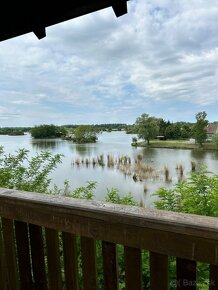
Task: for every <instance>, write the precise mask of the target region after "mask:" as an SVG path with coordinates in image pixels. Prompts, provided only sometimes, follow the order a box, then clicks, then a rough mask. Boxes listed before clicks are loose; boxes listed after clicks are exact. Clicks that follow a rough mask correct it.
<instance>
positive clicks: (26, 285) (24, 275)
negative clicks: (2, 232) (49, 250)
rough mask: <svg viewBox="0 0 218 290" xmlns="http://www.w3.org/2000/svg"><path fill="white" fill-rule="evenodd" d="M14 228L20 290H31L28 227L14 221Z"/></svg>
mask: <svg viewBox="0 0 218 290" xmlns="http://www.w3.org/2000/svg"><path fill="white" fill-rule="evenodd" d="M14 226H15V234H16V244H17V258H18V266H19V278H20V288H21V289H25V290H32V289H33V281H32V271H31V263H30V250H29V237H28V227H27V224H26V223H23V222H19V221H15V222H14Z"/></svg>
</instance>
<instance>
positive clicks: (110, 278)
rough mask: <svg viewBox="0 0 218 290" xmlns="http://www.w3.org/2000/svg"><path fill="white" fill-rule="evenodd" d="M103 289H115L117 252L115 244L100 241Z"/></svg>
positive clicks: (116, 283) (116, 285)
mask: <svg viewBox="0 0 218 290" xmlns="http://www.w3.org/2000/svg"><path fill="white" fill-rule="evenodd" d="M102 255H103V269H104V289H105V290H117V289H118V279H117V253H116V244H113V243H109V242H104V241H102Z"/></svg>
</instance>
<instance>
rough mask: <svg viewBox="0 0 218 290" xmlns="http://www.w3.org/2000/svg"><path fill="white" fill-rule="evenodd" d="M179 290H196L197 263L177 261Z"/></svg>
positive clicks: (183, 260)
mask: <svg viewBox="0 0 218 290" xmlns="http://www.w3.org/2000/svg"><path fill="white" fill-rule="evenodd" d="M176 276H177V278H176V284H177V290H196V289H197V287H196V285H197V283H196V262H195V261H191V260H187V259H181V258H177V259H176Z"/></svg>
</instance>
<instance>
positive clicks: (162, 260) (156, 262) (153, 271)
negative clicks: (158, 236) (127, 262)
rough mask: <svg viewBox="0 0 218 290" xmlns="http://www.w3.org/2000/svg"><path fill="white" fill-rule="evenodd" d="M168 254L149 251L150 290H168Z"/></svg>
mask: <svg viewBox="0 0 218 290" xmlns="http://www.w3.org/2000/svg"><path fill="white" fill-rule="evenodd" d="M168 264H169V263H168V256H166V255H162V254H158V253H154V252H150V283H151V290H159V289H161V290H168V284H169V281H168V280H169V278H168V276H169V274H168V271H169V265H168Z"/></svg>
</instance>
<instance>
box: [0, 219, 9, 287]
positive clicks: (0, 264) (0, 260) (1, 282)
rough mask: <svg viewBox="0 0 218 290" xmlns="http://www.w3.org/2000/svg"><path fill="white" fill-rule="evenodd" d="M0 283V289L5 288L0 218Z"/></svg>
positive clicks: (5, 272) (5, 278)
mask: <svg viewBox="0 0 218 290" xmlns="http://www.w3.org/2000/svg"><path fill="white" fill-rule="evenodd" d="M0 285H1V288H0V289H1V290H7V289H8V286H7V271H6V262H5V249H4V244H3V237H2V223H1V219H0Z"/></svg>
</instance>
